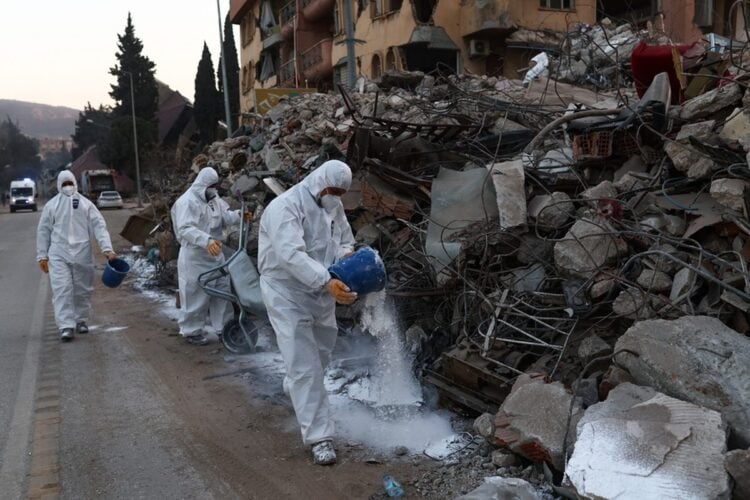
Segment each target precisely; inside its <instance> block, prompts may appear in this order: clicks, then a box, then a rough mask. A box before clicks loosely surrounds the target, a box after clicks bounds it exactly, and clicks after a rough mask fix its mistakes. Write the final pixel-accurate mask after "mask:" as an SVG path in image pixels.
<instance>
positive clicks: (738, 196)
mask: <svg viewBox="0 0 750 500" xmlns="http://www.w3.org/2000/svg"><path fill="white" fill-rule="evenodd" d="M748 133H750V131H749V132H748ZM749 186H750V183H748V182H747V181H745V180H743V179H716V180H714V181H713V182H711V197H712V198H713V199H714V200H716V201H717V202H719V203H721V204H722V205H723V206H725V207H727V208H729V209H731V210H735V211H737V212H739V213H743V212H744V210H745V192H746V191H747V189H748V187H749Z"/></svg>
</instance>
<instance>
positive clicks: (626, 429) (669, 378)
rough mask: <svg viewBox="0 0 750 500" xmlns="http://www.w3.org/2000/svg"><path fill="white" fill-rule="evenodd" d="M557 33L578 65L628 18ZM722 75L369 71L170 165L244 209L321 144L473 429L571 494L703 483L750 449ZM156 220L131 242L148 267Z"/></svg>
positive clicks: (722, 487)
mask: <svg viewBox="0 0 750 500" xmlns="http://www.w3.org/2000/svg"><path fill="white" fill-rule="evenodd" d="M587 40H588V41H591V40H595V41H596V43H594V44H592V43H589V42H587ZM602 40H604V41H603V42H602ZM566 43H567V46H568V47H569V49H570V50H569V51H568V55H567V56H566V57H567V62H565V65H567V66H564V67H566V68H568V70H569V72H570V73H571V75H572V76H570V78H568V80H569V81H572V82H576V83H581V79H586V78H589V76H590V75H592V74H594V73H595V72H594V71H592V68H603V67H604V66H606V65H607V64H609V63H610V62H611V61H612V60H613V59H614V60H615V61H618V62H622V61H625V60H627V59H628V58H629V57H630V54H631V53H633V52H634V50H635V49H636V47H637V46H638V44H639V43H640V34H638V33H635V32H634V31H632V30H631V29H630V28H623V27H616V26H614V25H599V26H598V27H596V28H592V29H591V30H586V31H580V32H579V36H577V37H573V36H570V37H569V39H568V40H567V41H566ZM604 46H606V47H607V49H606V50H602V53H601V54H600V53H598V52H597V51H599V50H600V49H601V48H602V47H604ZM698 57H699V58H700V57H703V58H704V60H706V61H708V60H709V59H711V60H713V59H712V58H715V57H717V56H716V55H715V54H714V53H711V52H706V53H704V54H703V55H702V56H698ZM579 63H581V64H584V65H586V69H585V71H584V70H583V66H582V65H581V64H579ZM574 65H578V68H577V69H575V72H574V68H573V66H574ZM728 71H729V74H731V77H725V78H724V79H719V80H718V81H716V80H714V81H712V82H711V83H710V84H707V83H705V82H703V83H701V85H702V87H701V91H700V92H699V93H698V94H697V95H695V96H694V97H692V98H688V97H686V96H685V95H679V96H675V95H673V93H672V88H673V85H674V83H675V82H674V81H673V79H672V78H671V77H670V75H669V74H668V72H662V73H659V74H657V75H653V77H652V78H651V79H650V80H649V82H647V83H648V84H647V85H646V86H645V87H646V88H645V89H643V92H642V93H641V97H640V98H639V99H634V98H633V93H632V92H625V91H623V89H618V92H616V93H612V94H610V95H599V96H597V99H595V100H594V101H592V102H587V103H584V102H580V101H577V100H576V99H577V98H578V97H580V96H581V95H583V94H582V92H583V89H580V88H577V87H572V88H569V89H567V90H565V91H564V92H569V94H567V95H565V94H564V92H563V95H558V98H559V101H556V102H554V103H549V102H547V101H546V100H545V97H544V96H542V97H541V99H540V98H539V97H538V96H537V95H536V94H533V93H529V92H528V89H526V88H524V86H523V85H522V84H521V82H518V81H510V80H504V79H497V78H487V77H470V76H460V77H457V76H441V75H436V76H434V75H423V74H417V73H408V74H398V73H387V74H386V75H385V76H384V77H383V78H382V80H381V81H380V82H366V81H360V82H359V85H358V89H356V90H355V91H352V92H347V91H345V90H343V89H341V90H340V94H339V95H323V94H303V95H301V96H298V97H293V98H290V99H288V100H287V101H283V102H282V103H281V104H279V105H278V106H276V107H275V108H273V109H272V110H271V111H270V112H269V113H268V114H266V115H264V116H253V117H252V120H250V121H249V124H248V125H247V127H246V128H245V129H244V130H243V131H242V132H243V133H244V134H245V135H241V136H238V137H234V138H230V139H227V140H226V141H223V142H219V143H215V144H213V145H211V146H210V147H209V148H208V149H207V151H206V155H205V157H204V158H200V159H197V161H196V162H195V164H194V166H195V170H196V171H197V168H198V167H199V166H200V165H201V164H202V163H210V164H213V165H215V166H216V167H217V168H218V169H219V171H220V174H221V175H222V176H223V177H224V179H225V180H224V181H223V184H224V188H225V189H226V191H227V193H228V196H227V200H228V201H230V202H231V203H233V204H235V206H236V203H237V202H236V198H235V196H236V195H238V194H241V195H243V196H245V197H246V199H249V200H251V205H253V208H254V209H255V211H256V214H260V213H262V210H263V206H264V205H265V204H266V203H267V202H268V201H269V200H270V199H271V198H272V197H273V196H275V195H278V194H280V193H281V192H283V191H284V190H285V189H287V188H288V187H290V186H291V185H293V184H294V183H296V182H298V181H299V180H300V179H302V178H303V177H304V176H305V175H306V174H307V173H308V172H309V171H311V170H313V169H314V168H316V167H317V166H318V165H320V164H321V163H322V162H323V161H325V160H327V159H331V158H338V159H345V160H346V161H347V162H348V163H349V165H350V166H351V167H352V169H353V171H354V174H355V179H354V183H353V186H352V189H351V191H350V192H349V193H348V194H347V195H346V196H345V197H344V200H343V201H344V206H345V208H346V209H347V214H348V216H349V220H350V222H351V225H352V228H353V230H354V232H355V236H356V239H357V242H358V243H359V244H361V245H369V246H372V247H374V248H376V249H377V250H378V251H379V252H380V254H381V256H382V257H383V259H384V262H385V263H386V268H387V269H388V285H387V290H388V293H389V294H390V295H391V296H392V297H394V298H396V299H397V307H398V310H399V314H400V319H401V321H402V322H403V327H404V328H403V330H404V331H405V332H406V335H405V337H406V338H405V341H406V345H407V346H408V348H409V349H410V351H411V353H412V354H413V357H414V359H415V362H416V364H415V366H416V369H417V370H418V371H419V372H420V374H421V375H422V377H423V379H424V380H425V381H427V382H429V383H430V384H432V385H434V386H435V387H436V388H437V389H438V391H439V393H440V395H441V397H442V400H443V401H444V402H446V403H449V404H453V405H455V406H459V407H462V408H467V409H470V410H472V411H475V412H479V413H484V415H483V417H481V419H482V420H481V422H478V425H477V429H478V430H479V431H480V432H479V433H480V434H481V435H482V436H484V437H485V438H486V439H487V441H488V442H489V443H491V444H492V445H493V446H495V447H497V448H499V449H502V450H504V454H505V455H506V456H507V454H511V453H512V454H515V455H518V456H519V457H520V460H521V461H522V464H521V466H520V467H521V468H524V467H526V466H528V465H529V464H531V463H534V462H536V463H545V464H547V466H549V467H550V468H552V469H553V470H554V471H556V473H557V475H558V477H562V476H563V474H564V475H565V478H566V479H565V483H564V484H563V485H561V487H564V488H569V489H570V490H571V491H576V492H577V494H579V495H581V496H590V497H597V498H599V497H612V496H618V495H621V494H627V492H628V491H631V490H630V488H635V489H636V490H640V491H645V489H648V490H649V491H659V492H660V494H661V495H662V498H666V497H675V498H682V497H684V496H685V495H687V494H688V493H687V492H688V491H690V485H686V484H685V483H684V482H683V479H684V477H691V478H698V477H700V478H701V479H699V480H696V481H697V482H698V483H700V484H701V488H703V489H702V490H701V491H702V493H701V494H700V495H698V496H701V497H712V498H713V497H715V498H726V497H727V496H728V495H729V491H730V490H731V488H732V480H731V479H730V476H729V473H727V470H729V471H730V473H731V474H737V472H732V471H742V470H747V467H748V465H747V453H746V452H741V450H742V449H746V448H748V446H750V427H749V426H750V423H748V420H747V415H748V410H749V409H748V408H747V402H748V401H750V377H748V376H747V375H748V373H747V366H748V361H750V339H748V337H747V335H748V334H750V316H748V314H749V313H750V273H748V268H747V265H748V261H749V260H750V220H749V218H748V215H749V213H750V190H749V189H748V187H749V186H750V184H749V183H750V165H749V164H748V161H749V160H750V155H749V153H750V140H749V139H748V137H750V107H748V106H749V105H750V90H748V89H747V82H749V81H750V78H748V76H747V72H746V71H744V70H743V69H742V68H741V67H736V66H728ZM573 73H575V74H577V75H578V76H575V75H574V74H573ZM582 73H585V75H589V76H583V75H582ZM600 73H601V74H602V75H603V78H608V76H607V75H608V73H607V72H600ZM695 78H698V77H695ZM643 83H644V82H643V81H642V80H641V81H640V84H643ZM692 83H693V81H688V82H685V84H686V88H687V89H688V90H689V89H690V88H691V87H690V85H691V84H692ZM561 85H562V84H561ZM555 87H556V89H557V91H558V93H559V92H560V89H564V87H558V85H557V84H555ZM685 92H686V93H687V90H686V91H685ZM597 100H598V102H596V101H597ZM675 102H676V103H677V104H675ZM198 160H200V161H198ZM185 188H186V184H182V185H180V186H178V187H176V189H175V191H174V192H173V193H171V195H170V196H171V197H173V198H174V197H176V196H177V195H179V194H180V193H181V192H182V191H184V189H185ZM171 201H173V200H172V199H169V197H167V198H165V199H164V200H163V203H161V204H158V203H157V204H155V206H156V207H159V206H163V207H166V206H169V205H170V203H171ZM157 210H158V209H157ZM154 213H156V210H155V211H154ZM162 220H163V221H164V220H165V219H162ZM168 229H169V225H168V223H164V224H163V225H162V226H161V231H162V233H163V234H160V233H159V232H158V231H157V232H156V233H154V235H152V236H151V239H150V240H149V243H148V245H147V246H151V247H155V246H158V248H159V258H160V259H161V260H162V261H163V262H165V265H168V262H169V259H168V258H167V255H168V256H169V257H171V258H172V259H174V258H175V257H176V253H175V252H174V243H173V238H172V239H171V240H170V238H169V236H168V233H169V231H168ZM170 245H171V246H170ZM249 251H250V252H251V253H253V251H254V250H253V248H252V246H251V247H250V248H249ZM339 313H340V317H341V319H344V320H345V319H351V318H353V317H355V316H356V315H357V308H356V307H354V308H341V309H340V311H339ZM633 384H638V385H633ZM641 386H645V387H641ZM610 430H611V431H612V432H609V431H610ZM727 443H729V448H731V449H732V450H734V451H733V452H732V455H731V459H730V457H729V455H727V450H728V448H727ZM623 450H625V451H623ZM738 450H739V451H738ZM725 455H726V457H725ZM725 458H726V460H727V463H728V464H731V466H730V465H727V469H725V468H724V460H725ZM500 459H501V457H500V455H498V460H500ZM482 463H484V462H482ZM623 464H625V465H623ZM488 470H489V468H488ZM592 470H594V471H597V474H598V476H597V479H596V480H594V479H592V478H591V474H592V473H591V471H592ZM680 478H682V479H680ZM476 479H477V480H479V479H481V478H479V477H477V478H476ZM746 486H747V485H743V484H742V483H741V482H738V486H737V488H739V489H740V490H741V489H742V488H745V487H746ZM743 491H744V490H743ZM570 494H571V495H572V494H574V493H570ZM736 494H737V493H736Z"/></svg>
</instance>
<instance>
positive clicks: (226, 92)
mask: <svg viewBox="0 0 750 500" xmlns="http://www.w3.org/2000/svg"><path fill="white" fill-rule="evenodd" d="M216 13H217V14H218V16H219V42H220V43H221V76H222V80H223V81H224V115H225V119H226V121H227V137H232V112H231V110H230V109H229V87H227V57H226V54H224V31H223V28H222V25H221V6H220V5H219V0H216Z"/></svg>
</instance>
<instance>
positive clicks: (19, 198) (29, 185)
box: [10, 179, 37, 212]
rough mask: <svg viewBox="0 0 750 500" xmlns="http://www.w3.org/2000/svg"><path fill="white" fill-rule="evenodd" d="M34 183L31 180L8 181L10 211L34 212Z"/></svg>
mask: <svg viewBox="0 0 750 500" xmlns="http://www.w3.org/2000/svg"><path fill="white" fill-rule="evenodd" d="M36 194H37V193H36V183H35V182H34V181H32V180H31V179H23V180H20V181H10V211H11V212H15V211H16V210H33V211H34V212H36Z"/></svg>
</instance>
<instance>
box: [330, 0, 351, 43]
mask: <svg viewBox="0 0 750 500" xmlns="http://www.w3.org/2000/svg"><path fill="white" fill-rule="evenodd" d="M339 1H340V0H336V1H335V2H333V36H338V35H340V34H342V33H343V32H344V23H343V22H342V20H341V6H340V5H339ZM344 1H349V0H344Z"/></svg>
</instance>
